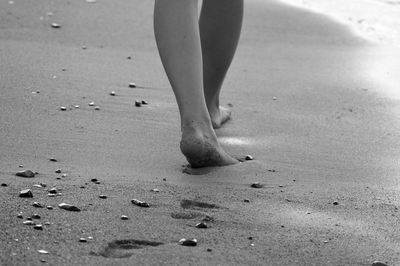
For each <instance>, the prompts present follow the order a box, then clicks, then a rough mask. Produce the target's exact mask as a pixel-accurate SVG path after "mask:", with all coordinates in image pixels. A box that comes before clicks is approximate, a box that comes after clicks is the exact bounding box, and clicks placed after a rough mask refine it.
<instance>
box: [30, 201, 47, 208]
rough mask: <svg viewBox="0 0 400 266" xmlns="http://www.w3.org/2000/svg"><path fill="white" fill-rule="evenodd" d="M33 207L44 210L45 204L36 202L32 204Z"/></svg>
mask: <svg viewBox="0 0 400 266" xmlns="http://www.w3.org/2000/svg"><path fill="white" fill-rule="evenodd" d="M32 206H33V207H36V208H44V206H43V204H41V203H39V202H36V201H35V202H34V203H33V204H32Z"/></svg>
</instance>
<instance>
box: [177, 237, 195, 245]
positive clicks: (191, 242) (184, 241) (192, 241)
mask: <svg viewBox="0 0 400 266" xmlns="http://www.w3.org/2000/svg"><path fill="white" fill-rule="evenodd" d="M179 244H180V245H182V246H188V247H194V246H197V239H196V238H192V239H186V238H182V239H181V240H179Z"/></svg>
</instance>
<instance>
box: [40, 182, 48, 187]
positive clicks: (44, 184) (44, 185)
mask: <svg viewBox="0 0 400 266" xmlns="http://www.w3.org/2000/svg"><path fill="white" fill-rule="evenodd" d="M39 185H41V186H42V187H47V184H46V183H40V184H39Z"/></svg>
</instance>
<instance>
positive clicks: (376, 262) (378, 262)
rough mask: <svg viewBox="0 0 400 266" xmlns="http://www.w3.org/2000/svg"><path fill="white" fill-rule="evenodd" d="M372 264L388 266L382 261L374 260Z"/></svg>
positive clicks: (372, 265) (374, 265) (373, 265)
mask: <svg viewBox="0 0 400 266" xmlns="http://www.w3.org/2000/svg"><path fill="white" fill-rule="evenodd" d="M371 266H388V264H386V263H384V262H381V261H374V262H373V263H372V264H371Z"/></svg>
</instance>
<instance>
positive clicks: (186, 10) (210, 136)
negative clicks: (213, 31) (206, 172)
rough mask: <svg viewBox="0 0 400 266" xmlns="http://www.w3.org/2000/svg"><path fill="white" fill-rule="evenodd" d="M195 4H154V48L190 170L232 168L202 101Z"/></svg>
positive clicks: (182, 0)
mask: <svg viewBox="0 0 400 266" xmlns="http://www.w3.org/2000/svg"><path fill="white" fill-rule="evenodd" d="M216 1H218V0H216ZM197 4H198V3H197V0H156V1H155V9H154V32H155V37H156V41H157V46H158V50H159V53H160V57H161V61H162V63H163V65H164V68H165V71H166V73H167V76H168V79H169V81H170V83H171V86H172V89H173V91H174V94H175V97H176V100H177V103H178V107H179V112H180V117H181V131H182V140H181V144H180V147H181V151H182V153H183V154H184V155H185V156H186V158H187V160H188V161H189V163H190V164H191V166H192V167H203V166H217V165H229V164H234V163H237V162H238V161H237V160H236V159H234V158H232V157H231V156H229V155H228V154H227V153H226V152H225V151H224V150H223V149H222V148H221V146H220V145H219V143H218V140H217V137H216V135H215V132H214V130H213V127H212V122H211V119H210V115H209V113H208V109H207V105H206V99H205V97H204V86H203V60H202V50H201V41H200V32H199V24H198V17H197V14H198V6H197Z"/></svg>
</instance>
